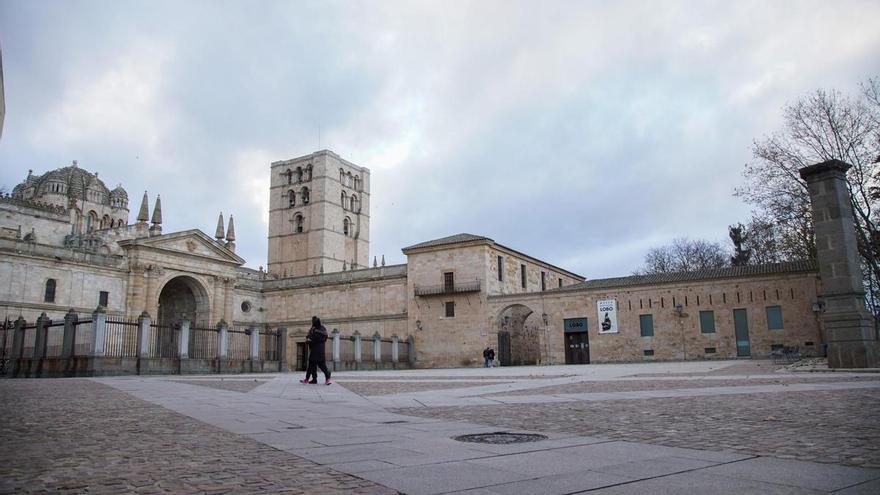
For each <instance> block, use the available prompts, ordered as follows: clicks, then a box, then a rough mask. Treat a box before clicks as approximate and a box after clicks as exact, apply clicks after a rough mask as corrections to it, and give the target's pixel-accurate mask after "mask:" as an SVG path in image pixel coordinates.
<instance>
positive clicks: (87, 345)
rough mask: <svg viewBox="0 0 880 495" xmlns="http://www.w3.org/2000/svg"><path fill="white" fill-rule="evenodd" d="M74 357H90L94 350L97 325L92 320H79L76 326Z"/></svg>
mask: <svg viewBox="0 0 880 495" xmlns="http://www.w3.org/2000/svg"><path fill="white" fill-rule="evenodd" d="M74 328H76V332H75V333H74V337H73V355H74V356H90V355H91V354H92V351H93V350H94V348H93V346H94V343H95V325H94V324H93V323H92V320H78V321H77V322H76V324H75V325H74Z"/></svg>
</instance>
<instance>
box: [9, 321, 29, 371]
mask: <svg viewBox="0 0 880 495" xmlns="http://www.w3.org/2000/svg"><path fill="white" fill-rule="evenodd" d="M26 325H27V322H26V321H24V318H22V317H21V316H19V317H18V319H16V320H15V325H14V326H13V328H14V330H13V331H12V355H11V356H9V358H10V363H11V364H12V369H11V370H9V373H10V375H9V376H13V377H14V376H16V375H18V369H19V367H20V363H19V360H20V359H21V357H22V356H21V355H22V353H23V351H24V332H25V329H24V327H25V326H26Z"/></svg>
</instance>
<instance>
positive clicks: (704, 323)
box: [700, 311, 715, 333]
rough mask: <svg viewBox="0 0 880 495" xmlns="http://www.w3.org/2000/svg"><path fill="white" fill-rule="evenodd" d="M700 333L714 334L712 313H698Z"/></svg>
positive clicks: (713, 314) (713, 315)
mask: <svg viewBox="0 0 880 495" xmlns="http://www.w3.org/2000/svg"><path fill="white" fill-rule="evenodd" d="M700 332H702V333H715V312H714V311H700Z"/></svg>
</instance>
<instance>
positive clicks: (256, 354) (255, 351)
mask: <svg viewBox="0 0 880 495" xmlns="http://www.w3.org/2000/svg"><path fill="white" fill-rule="evenodd" d="M249 330H250V332H251V361H259V360H260V329H259V328H257V327H251V328H250V329H249Z"/></svg>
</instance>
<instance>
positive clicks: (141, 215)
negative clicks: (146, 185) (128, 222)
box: [137, 191, 150, 223]
mask: <svg viewBox="0 0 880 495" xmlns="http://www.w3.org/2000/svg"><path fill="white" fill-rule="evenodd" d="M149 215H150V206H149V205H148V204H147V191H144V199H142V200H141V210H140V211H139V212H138V216H137V221H138V223H147V220H149V219H150V216H149Z"/></svg>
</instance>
